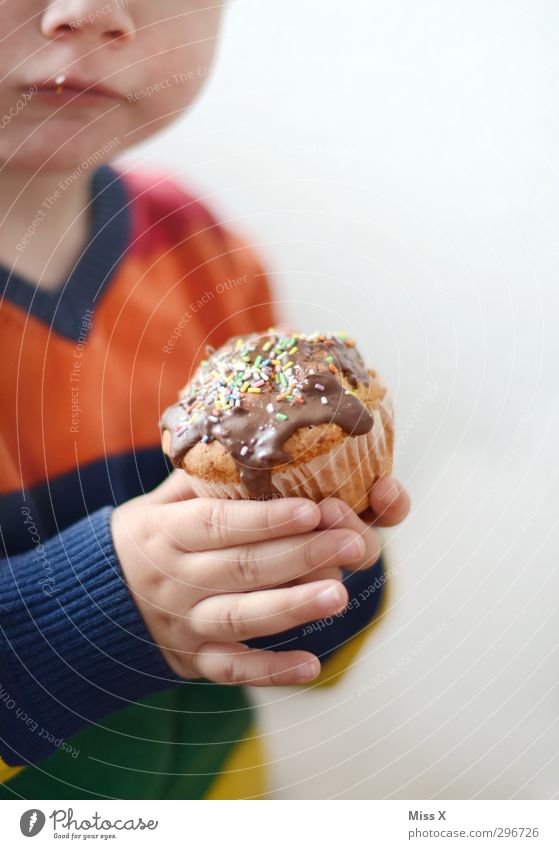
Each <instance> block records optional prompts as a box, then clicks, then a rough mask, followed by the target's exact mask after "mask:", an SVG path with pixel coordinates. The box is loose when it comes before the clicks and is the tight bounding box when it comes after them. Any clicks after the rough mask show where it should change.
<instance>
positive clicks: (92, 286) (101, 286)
mask: <svg viewBox="0 0 559 849" xmlns="http://www.w3.org/2000/svg"><path fill="white" fill-rule="evenodd" d="M90 204H91V228H90V233H89V237H88V240H87V246H86V247H85V249H84V250H83V252H82V254H81V256H80V257H79V259H78V260H77V261H76V264H75V265H74V268H73V269H72V271H71V272H70V274H69V275H68V277H67V279H66V280H65V281H64V282H63V283H62V284H61V285H60V286H59V287H57V288H56V289H54V290H45V289H41V288H38V287H37V286H36V285H35V284H34V283H33V282H32V281H30V280H28V279H26V278H25V277H22V276H20V275H18V274H17V273H16V272H15V271H13V270H11V269H8V268H6V267H5V266H1V265H0V293H1V295H0V297H5V298H6V299H7V300H9V301H11V302H12V303H13V304H16V305H17V306H18V307H20V308H21V309H23V310H25V311H26V312H27V313H28V314H30V315H32V316H34V317H35V318H37V319H39V320H40V321H42V322H44V323H45V324H48V325H49V327H50V328H51V330H53V331H55V332H56V333H59V334H60V335H62V336H66V337H67V338H69V339H78V338H80V337H83V335H84V327H85V326H87V325H88V324H89V322H88V321H86V319H88V317H90V316H91V313H92V312H93V311H94V310H95V306H96V305H97V303H98V302H99V300H100V298H101V295H102V293H103V291H104V290H105V289H106V288H107V286H108V285H109V283H110V282H111V280H113V278H114V276H115V274H116V271H117V269H118V267H119V266H120V264H121V262H122V260H123V258H124V255H125V253H126V249H127V247H128V244H129V238H130V208H129V204H130V199H129V197H128V195H127V192H126V188H125V186H124V181H123V178H122V176H121V175H120V174H119V173H118V172H117V171H116V170H115V169H113V168H112V167H111V166H109V165H102V166H101V167H100V168H98V169H97V171H95V173H94V174H93V176H92V179H91V182H90Z"/></svg>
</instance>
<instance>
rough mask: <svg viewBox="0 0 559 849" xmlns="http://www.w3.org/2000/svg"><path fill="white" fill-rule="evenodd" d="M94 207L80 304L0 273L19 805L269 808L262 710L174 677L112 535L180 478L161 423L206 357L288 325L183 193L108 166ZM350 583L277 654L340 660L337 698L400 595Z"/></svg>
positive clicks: (8, 706)
mask: <svg viewBox="0 0 559 849" xmlns="http://www.w3.org/2000/svg"><path fill="white" fill-rule="evenodd" d="M90 189H91V206H90V221H91V232H90V238H89V240H88V245H87V248H86V249H85V250H84V252H83V254H82V255H81V257H80V258H79V260H78V262H77V263H76V265H75V267H74V269H73V271H72V272H71V274H70V275H69V277H68V279H67V280H66V281H65V283H64V285H63V286H62V287H60V288H59V289H58V290H57V291H47V290H43V289H37V288H36V287H35V286H34V285H33V283H32V282H31V281H28V280H26V279H23V278H21V277H18V276H17V275H15V274H14V273H11V272H10V271H8V269H1V268H0V281H1V283H0V290H1V291H2V293H3V296H2V302H1V306H0V359H1V362H2V366H3V377H2V382H1V387H0V529H1V544H2V550H1V551H0V798H17V797H24V798H35V799H65V798H67V799H76V798H97V797H99V798H182V799H197V798H229V799H230V798H242V797H248V796H251V797H257V798H258V797H259V798H262V797H263V796H264V794H265V785H264V781H263V773H262V766H261V764H262V760H263V756H262V752H261V751H260V749H261V741H260V738H259V735H258V732H257V726H256V725H255V718H254V711H253V708H252V706H251V704H250V700H249V691H247V689H246V688H242V687H229V686H223V685H218V684H213V683H212V682H209V681H205V680H202V681H190V682H186V683H185V682H183V681H181V680H179V679H178V678H177V676H176V675H175V674H174V673H173V672H172V670H171V669H170V668H169V667H168V666H167V664H166V662H165V661H164V659H163V656H162V655H161V653H160V651H159V649H158V647H157V646H156V645H154V643H153V641H152V639H151V636H150V634H149V632H148V631H147V629H146V627H145V625H144V623H143V620H142V619H141V617H140V615H139V613H138V610H137V608H136V607H135V605H134V602H133V600H132V597H131V595H130V593H129V591H128V589H127V587H126V584H125V582H124V580H123V576H122V572H121V570H120V565H119V563H118V559H117V557H116V554H115V551H114V548H113V544H112V539H111V534H110V529H109V520H110V514H111V510H112V509H113V507H114V505H115V504H119V503H121V502H122V501H125V500H127V499H129V498H132V497H134V496H136V495H138V494H140V493H142V492H146V491H148V490H150V489H152V488H153V487H154V486H156V485H157V484H158V483H160V482H161V481H162V480H163V479H164V477H165V476H166V475H167V474H168V472H169V468H168V466H167V465H166V463H165V460H164V457H163V455H162V452H161V450H160V445H159V431H158V427H157V422H158V420H159V416H160V412H161V410H162V409H164V408H165V406H167V405H168V404H169V403H171V402H172V401H173V400H174V399H175V396H176V392H177V389H178V387H179V386H180V385H181V384H182V383H184V381H185V377H186V376H187V375H188V374H189V371H190V369H191V368H192V367H193V366H194V365H196V363H197V362H198V360H199V359H200V358H201V356H203V352H204V350H205V346H206V345H208V344H209V345H213V346H214V347H218V346H219V345H221V344H222V343H223V342H224V341H225V340H226V339H227V338H228V337H229V336H232V335H234V334H245V333H249V332H252V331H254V330H261V329H263V328H266V327H268V326H270V325H271V324H272V323H273V321H274V314H273V309H272V306H271V303H272V298H271V294H270V292H269V288H268V282H267V279H266V276H265V275H264V273H263V271H262V269H261V267H260V266H259V264H258V262H257V261H256V260H255V258H254V256H253V254H252V252H251V251H250V250H249V249H248V248H247V247H246V246H245V245H244V244H243V243H242V242H240V241H239V240H238V238H237V237H235V236H234V235H233V234H232V233H231V232H230V231H229V230H228V229H226V228H224V227H223V226H222V225H221V224H220V223H218V222H217V221H216V220H215V219H214V218H213V217H212V215H211V214H210V212H209V211H208V210H207V209H206V208H205V207H204V206H203V205H202V204H201V203H200V202H199V201H197V200H196V199H195V198H193V197H191V196H189V195H187V194H186V193H185V192H184V191H183V190H182V189H181V188H179V187H178V186H177V185H176V184H174V183H173V182H172V181H170V180H169V179H165V178H156V177H151V178H149V177H147V176H145V175H141V174H138V173H134V172H132V173H126V174H123V173H121V172H119V171H117V170H115V169H114V168H112V167H109V166H103V167H101V168H100V169H98V170H97V171H96V172H95V174H94V175H93V177H92V180H91V185H90ZM26 249H32V245H31V246H28V247H27V248H26ZM345 580H346V583H347V586H348V590H349V594H350V599H351V602H350V606H349V609H348V611H347V612H346V613H345V614H344V615H343V616H339V617H335V618H334V621H333V622H332V623H331V624H329V625H328V626H327V627H323V625H324V623H312V624H311V625H309V626H307V627H305V628H298V629H293V630H292V631H286V632H285V633H284V634H282V635H279V637H278V636H277V635H276V636H275V637H274V638H273V641H272V638H270V645H272V644H273V645H274V646H282V647H284V648H289V649H293V648H304V649H308V650H309V651H313V652H315V653H316V654H317V655H318V656H319V657H320V658H321V660H322V661H323V662H324V661H326V662H325V663H323V671H322V673H321V679H319V683H326V682H331V681H333V680H335V679H336V677H337V676H338V675H339V674H340V672H341V670H342V669H343V668H344V667H345V666H347V664H348V663H349V661H350V659H351V657H352V656H353V654H354V653H355V651H356V650H357V647H358V645H359V642H360V641H361V640H362V639H363V636H364V634H365V629H366V628H367V627H369V625H370V623H371V622H372V620H373V618H374V616H375V614H376V613H377V611H378V608H379V605H380V602H381V599H382V596H383V590H384V573H383V571H382V565H381V564H380V563H377V564H376V565H375V566H374V567H372V568H371V569H369V570H365V571H364V572H361V573H358V574H356V575H351V574H349V573H347V574H345ZM352 602H353V603H352ZM252 644H253V645H259V646H266V645H267V644H268V643H267V641H266V640H265V639H261V640H254V641H252ZM239 776H242V778H239Z"/></svg>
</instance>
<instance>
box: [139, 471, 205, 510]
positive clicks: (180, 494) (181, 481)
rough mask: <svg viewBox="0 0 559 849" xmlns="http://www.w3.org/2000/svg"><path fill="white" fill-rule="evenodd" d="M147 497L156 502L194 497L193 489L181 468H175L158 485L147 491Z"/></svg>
mask: <svg viewBox="0 0 559 849" xmlns="http://www.w3.org/2000/svg"><path fill="white" fill-rule="evenodd" d="M148 498H149V499H150V500H151V501H154V502H155V503H157V504H167V503H170V502H172V501H186V500H187V499H189V498H194V490H193V489H192V486H191V484H190V481H189V480H188V477H187V475H185V473H184V472H183V471H182V469H175V470H174V471H173V472H171V474H170V475H169V476H168V477H166V478H165V480H164V481H163V482H162V483H160V484H159V486H158V487H156V488H155V489H153V490H152V491H151V492H150V493H148Z"/></svg>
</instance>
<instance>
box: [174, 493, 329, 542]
mask: <svg viewBox="0 0 559 849" xmlns="http://www.w3.org/2000/svg"><path fill="white" fill-rule="evenodd" d="M160 521H161V523H164V525H163V526H164V527H165V528H166V529H167V531H168V532H169V533H170V535H171V537H172V540H173V542H174V544H175V546H176V547H178V548H181V549H182V550H183V551H210V550H214V549H215V550H219V549H222V548H229V547H230V546H236V545H250V544H251V543H256V542H261V541H263V540H269V539H279V538H281V537H288V536H292V535H293V534H298V533H302V532H304V531H310V530H312V529H313V528H315V527H316V525H317V524H318V522H319V521H320V510H319V509H318V507H317V506H316V504H314V502H312V501H309V500H308V499H306V498H278V499H276V500H275V501H228V500H226V499H217V498H192V499H191V500H190V501H186V502H184V503H182V504H168V505H166V507H165V514H164V515H161V517H160Z"/></svg>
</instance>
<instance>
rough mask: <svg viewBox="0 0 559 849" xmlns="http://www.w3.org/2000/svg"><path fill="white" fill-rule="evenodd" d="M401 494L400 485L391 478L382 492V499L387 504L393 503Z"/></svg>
mask: <svg viewBox="0 0 559 849" xmlns="http://www.w3.org/2000/svg"><path fill="white" fill-rule="evenodd" d="M399 495H400V487H399V486H398V484H397V483H396V481H395V480H390V481H387V483H386V484H385V485H384V488H383V490H382V492H381V500H382V501H384V503H385V504H392V502H393V501H396V499H397V498H398V496H399Z"/></svg>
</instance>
